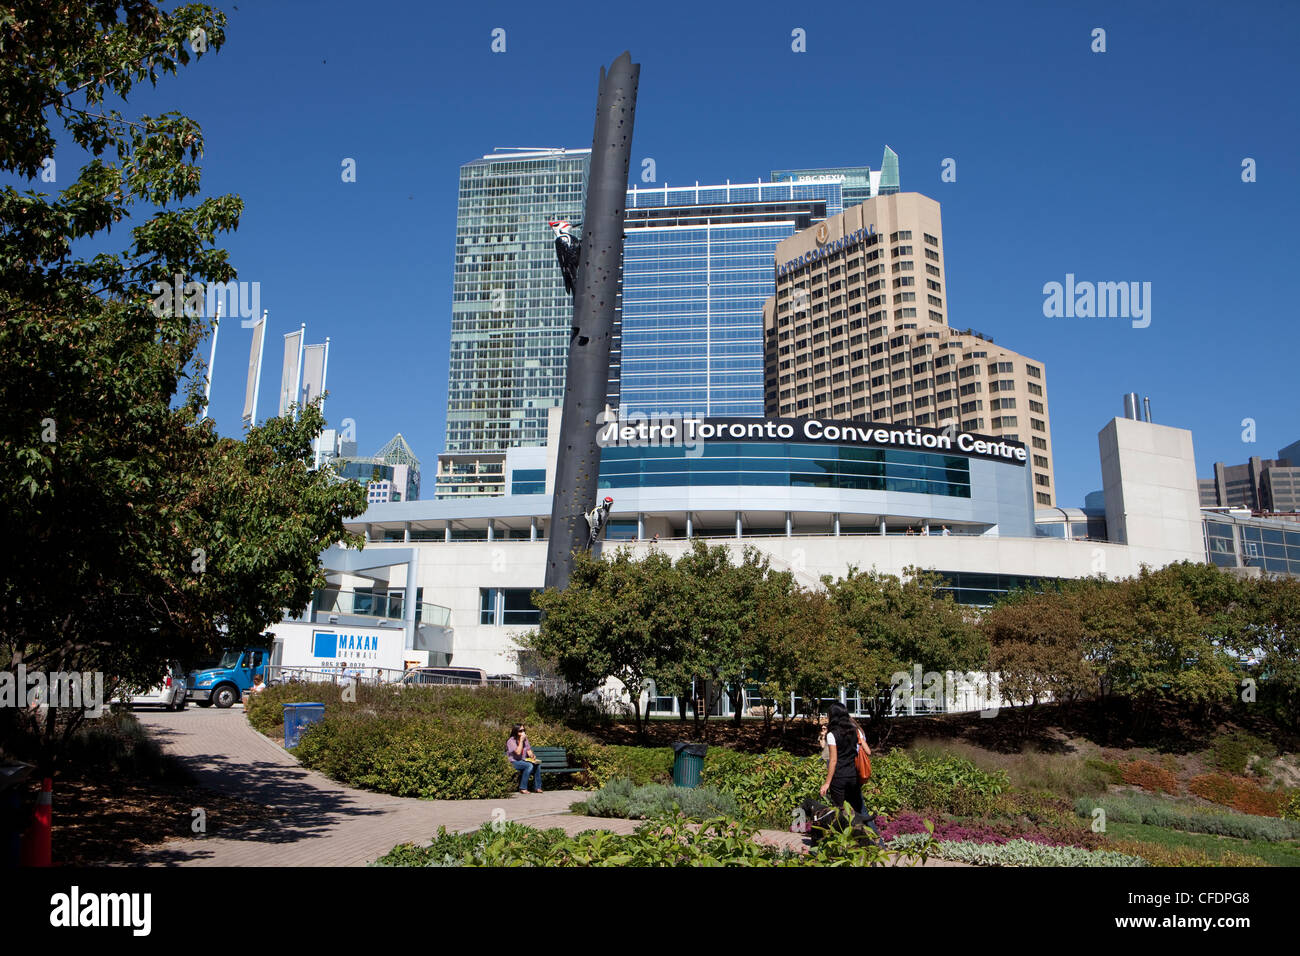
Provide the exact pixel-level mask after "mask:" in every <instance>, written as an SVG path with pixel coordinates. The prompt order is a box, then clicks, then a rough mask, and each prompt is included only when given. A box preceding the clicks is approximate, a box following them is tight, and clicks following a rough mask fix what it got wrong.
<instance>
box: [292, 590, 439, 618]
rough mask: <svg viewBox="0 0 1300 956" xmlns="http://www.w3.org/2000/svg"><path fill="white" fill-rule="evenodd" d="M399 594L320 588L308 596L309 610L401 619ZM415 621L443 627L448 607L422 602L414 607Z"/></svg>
mask: <svg viewBox="0 0 1300 956" xmlns="http://www.w3.org/2000/svg"><path fill="white" fill-rule="evenodd" d="M404 603H405V596H404V595H403V594H400V593H398V594H369V593H366V592H363V591H346V590H342V589H339V588H322V589H320V590H318V591H317V592H316V594H315V595H314V596H313V598H312V609H313V610H314V611H315V612H316V613H319V614H348V615H351V616H353V617H375V618H383V619H384V620H389V621H400V620H402V619H403V616H402V612H403V609H404V608H403V605H404ZM415 622H416V623H417V624H432V625H437V626H439V627H447V626H448V625H450V624H451V608H447V607H443V606H442V605H441V604H430V603H428V602H425V601H422V602H420V603H419V604H417V605H416V607H415Z"/></svg>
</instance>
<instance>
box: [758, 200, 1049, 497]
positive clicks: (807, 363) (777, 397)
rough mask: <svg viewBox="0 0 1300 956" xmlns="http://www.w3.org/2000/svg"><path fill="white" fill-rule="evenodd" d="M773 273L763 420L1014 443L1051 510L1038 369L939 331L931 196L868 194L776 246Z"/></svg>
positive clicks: (944, 300)
mask: <svg viewBox="0 0 1300 956" xmlns="http://www.w3.org/2000/svg"><path fill="white" fill-rule="evenodd" d="M776 272H777V276H776V295H775V296H773V297H772V298H769V299H768V300H767V302H766V303H765V305H764V308H763V325H764V329H765V332H766V347H765V355H766V375H765V376H764V378H765V383H766V387H765V390H764V391H765V396H766V398H765V405H766V410H767V414H768V415H771V416H776V417H781V418H829V419H838V420H845V419H852V420H857V421H865V422H876V423H881V422H888V423H891V424H902V425H924V426H928V427H930V428H943V427H945V426H946V425H949V424H955V425H956V426H957V427H958V428H961V429H962V430H963V431H971V432H978V433H980V434H983V435H991V436H995V437H998V438H1007V439H1012V440H1017V441H1022V442H1024V443H1025V445H1026V446H1027V448H1028V451H1029V455H1030V458H1029V462H1030V467H1031V469H1032V471H1033V482H1034V500H1035V502H1036V503H1037V505H1038V506H1039V507H1049V506H1051V505H1054V504H1055V503H1056V492H1055V482H1054V480H1053V477H1052V438H1051V425H1050V420H1049V419H1048V417H1047V378H1046V374H1045V372H1044V370H1043V363H1042V362H1039V361H1035V360H1034V359H1031V358H1027V357H1025V356H1023V355H1021V354H1020V353H1018V352H1012V351H1011V350H1010V349H1007V348H1005V347H1003V346H1000V345H994V344H993V342H992V341H990V340H988V339H986V338H984V337H983V336H981V335H980V334H979V333H977V332H973V331H971V330H969V329H967V330H966V331H964V332H960V331H956V330H953V329H950V328H949V327H948V297H947V295H946V293H945V288H944V286H945V278H944V259H943V227H942V225H941V224H940V219H939V204H938V203H937V202H935V201H934V200H933V199H930V198H928V197H926V196H922V195H921V194H920V193H894V194H893V195H887V196H879V197H877V198H875V199H869V200H867V201H866V202H865V203H863V204H862V205H860V206H853V207H851V208H849V209H846V210H845V211H844V212H843V213H842V214H840V215H838V216H836V217H834V218H833V219H827V220H826V221H825V222H822V223H818V224H817V225H816V226H813V227H811V228H809V229H806V230H804V231H803V232H800V233H797V234H795V235H793V236H791V237H790V238H789V239H786V240H785V241H783V242H782V243H781V244H780V245H779V246H777V249H776Z"/></svg>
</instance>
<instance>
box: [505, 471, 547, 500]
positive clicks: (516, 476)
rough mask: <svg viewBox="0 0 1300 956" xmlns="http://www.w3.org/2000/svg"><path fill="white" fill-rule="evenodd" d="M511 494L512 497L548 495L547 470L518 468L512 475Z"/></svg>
mask: <svg viewBox="0 0 1300 956" xmlns="http://www.w3.org/2000/svg"><path fill="white" fill-rule="evenodd" d="M510 493H511V494H512V495H544V494H546V469H545V468H516V469H515V470H514V471H512V472H511V473H510Z"/></svg>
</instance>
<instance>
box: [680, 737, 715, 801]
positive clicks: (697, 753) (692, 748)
mask: <svg viewBox="0 0 1300 956" xmlns="http://www.w3.org/2000/svg"><path fill="white" fill-rule="evenodd" d="M708 750H709V747H708V745H707V744H688V743H686V742H684V741H678V742H677V743H675V744H673V785H674V786H678V787H688V788H690V789H692V790H694V789H695V788H696V787H698V786H699V785H700V771H702V770H703V769H704V755H705V754H706V753H708Z"/></svg>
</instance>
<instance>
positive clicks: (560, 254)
mask: <svg viewBox="0 0 1300 956" xmlns="http://www.w3.org/2000/svg"><path fill="white" fill-rule="evenodd" d="M551 228H552V229H554V230H555V258H556V260H558V261H559V263H560V271H561V272H562V273H564V291H565V292H567V293H569V295H573V290H574V289H576V288H577V286H578V262H579V260H580V259H581V258H582V244H581V242H579V240H578V238H577V236H575V235H574V234H573V232H572V228H573V227H572V226H571V225H570V224H569V222H568V221H567V220H564V219H553V220H551Z"/></svg>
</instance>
